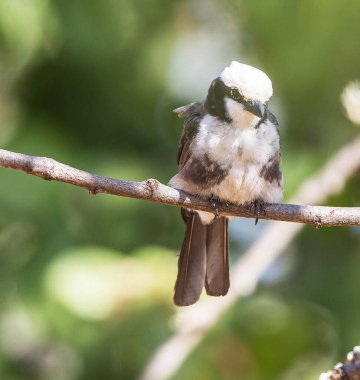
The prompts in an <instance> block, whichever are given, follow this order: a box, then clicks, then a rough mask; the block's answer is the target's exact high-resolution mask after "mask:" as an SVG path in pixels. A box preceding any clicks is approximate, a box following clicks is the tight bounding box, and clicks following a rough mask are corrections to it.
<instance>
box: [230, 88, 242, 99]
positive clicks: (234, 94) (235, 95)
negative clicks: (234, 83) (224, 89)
mask: <svg viewBox="0 0 360 380" xmlns="http://www.w3.org/2000/svg"><path fill="white" fill-rule="evenodd" d="M230 96H231V97H232V99H234V100H236V101H237V102H238V101H240V100H241V99H242V98H243V96H242V95H241V94H240V92H239V90H238V89H237V88H232V89H230Z"/></svg>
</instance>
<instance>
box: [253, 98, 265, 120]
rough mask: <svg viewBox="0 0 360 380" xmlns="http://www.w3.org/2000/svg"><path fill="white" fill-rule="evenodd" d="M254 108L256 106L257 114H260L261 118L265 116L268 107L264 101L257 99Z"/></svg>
mask: <svg viewBox="0 0 360 380" xmlns="http://www.w3.org/2000/svg"><path fill="white" fill-rule="evenodd" d="M254 106H255V107H254V108H255V110H254V111H255V112H254V113H255V115H256V116H259V117H260V118H261V119H262V118H263V117H264V116H265V112H266V108H265V105H264V103H263V102H260V101H259V100H256V101H255V102H254Z"/></svg>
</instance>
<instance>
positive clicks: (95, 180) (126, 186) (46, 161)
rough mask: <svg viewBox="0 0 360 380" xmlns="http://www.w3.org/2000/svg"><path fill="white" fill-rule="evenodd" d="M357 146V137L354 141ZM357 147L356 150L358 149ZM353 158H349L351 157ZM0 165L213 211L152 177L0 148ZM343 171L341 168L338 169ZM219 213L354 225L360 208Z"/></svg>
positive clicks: (272, 207) (276, 207)
mask: <svg viewBox="0 0 360 380" xmlns="http://www.w3.org/2000/svg"><path fill="white" fill-rule="evenodd" d="M356 142H357V145H359V146H360V140H356ZM359 150H360V149H359ZM352 160H353V159H352ZM0 166H2V167H4V168H10V169H15V170H20V171H23V172H25V173H28V174H32V175H35V176H38V177H40V178H43V179H45V180H49V181H59V182H65V183H69V184H72V185H74V186H79V187H83V188H86V189H87V190H88V191H89V193H90V194H97V193H106V194H112V195H120V196H125V197H131V198H137V199H143V200H147V201H152V202H157V203H163V204H167V205H171V206H178V207H187V208H191V209H195V210H202V211H210V212H211V211H214V210H213V209H212V206H211V205H210V203H209V202H208V200H206V199H201V198H199V197H196V196H193V195H190V194H187V193H185V192H183V191H179V190H176V189H173V188H171V187H168V186H165V185H163V184H161V183H160V182H159V181H157V180H155V179H148V180H146V181H142V182H131V181H123V180H118V179H114V178H108V177H101V176H98V175H95V174H91V173H88V172H85V171H82V170H79V169H75V168H73V167H71V166H68V165H65V164H62V163H60V162H58V161H55V160H54V159H52V158H47V157H34V156H29V155H25V154H21V153H15V152H10V151H7V150H3V149H0ZM341 170H343V168H341ZM217 210H218V213H219V215H227V216H241V217H245V218H256V217H258V218H259V219H272V220H281V221H287V222H297V223H306V224H312V225H314V226H316V227H330V226H350V225H353V226H358V225H360V207H324V206H302V205H296V204H267V205H264V207H263V208H262V211H261V213H260V215H258V214H256V211H255V210H254V208H253V207H251V206H244V205H241V206H238V205H232V204H224V203H220V204H219V205H218V207H217Z"/></svg>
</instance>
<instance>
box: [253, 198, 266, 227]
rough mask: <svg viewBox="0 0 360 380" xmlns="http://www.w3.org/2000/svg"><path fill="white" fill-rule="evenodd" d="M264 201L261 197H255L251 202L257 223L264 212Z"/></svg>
mask: <svg viewBox="0 0 360 380" xmlns="http://www.w3.org/2000/svg"><path fill="white" fill-rule="evenodd" d="M264 204H265V203H264V202H263V201H262V200H260V199H255V200H254V201H253V202H251V205H250V206H251V211H252V212H253V213H254V214H255V215H256V218H255V225H257V223H258V221H259V217H260V216H261V214H263V213H264Z"/></svg>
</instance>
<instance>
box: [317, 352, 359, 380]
mask: <svg viewBox="0 0 360 380" xmlns="http://www.w3.org/2000/svg"><path fill="white" fill-rule="evenodd" d="M359 379H360V346H356V347H354V348H353V350H352V351H351V352H349V353H348V354H347V358H346V361H345V363H338V364H336V366H335V367H334V369H332V370H331V371H329V372H326V373H322V374H321V375H320V378H319V380H359Z"/></svg>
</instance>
